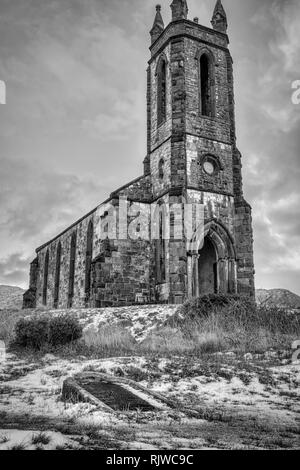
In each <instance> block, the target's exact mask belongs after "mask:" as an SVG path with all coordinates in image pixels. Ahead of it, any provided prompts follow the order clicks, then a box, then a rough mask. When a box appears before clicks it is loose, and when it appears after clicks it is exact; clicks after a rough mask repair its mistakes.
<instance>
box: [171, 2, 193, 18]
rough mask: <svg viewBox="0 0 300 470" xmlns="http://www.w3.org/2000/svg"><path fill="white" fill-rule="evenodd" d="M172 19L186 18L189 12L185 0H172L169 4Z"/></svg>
mask: <svg viewBox="0 0 300 470" xmlns="http://www.w3.org/2000/svg"><path fill="white" fill-rule="evenodd" d="M171 10H172V21H176V20H186V19H187V15H188V12H189V9H188V6H187V3H186V0H173V2H172V4H171Z"/></svg>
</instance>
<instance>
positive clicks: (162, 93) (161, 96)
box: [157, 59, 167, 126]
mask: <svg viewBox="0 0 300 470" xmlns="http://www.w3.org/2000/svg"><path fill="white" fill-rule="evenodd" d="M166 116H167V64H166V60H165V59H160V62H159V64H158V71H157V124H158V126H159V125H160V124H162V123H163V122H164V121H165V120H166Z"/></svg>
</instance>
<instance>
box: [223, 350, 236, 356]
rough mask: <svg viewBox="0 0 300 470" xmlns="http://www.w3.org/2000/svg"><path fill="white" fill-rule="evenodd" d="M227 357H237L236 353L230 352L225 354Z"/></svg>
mask: <svg viewBox="0 0 300 470" xmlns="http://www.w3.org/2000/svg"><path fill="white" fill-rule="evenodd" d="M225 356H227V357H235V353H234V352H232V351H230V352H227V353H225Z"/></svg>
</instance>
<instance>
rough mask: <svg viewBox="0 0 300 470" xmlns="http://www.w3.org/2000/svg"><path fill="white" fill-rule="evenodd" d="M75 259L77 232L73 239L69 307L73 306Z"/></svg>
mask: <svg viewBox="0 0 300 470" xmlns="http://www.w3.org/2000/svg"><path fill="white" fill-rule="evenodd" d="M75 261H76V232H74V233H73V235H72V239H71V249H70V271H69V291H68V308H71V307H72V305H73V297H74V281H75Z"/></svg>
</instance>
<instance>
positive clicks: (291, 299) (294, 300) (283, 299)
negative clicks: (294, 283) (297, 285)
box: [256, 289, 300, 309]
mask: <svg viewBox="0 0 300 470" xmlns="http://www.w3.org/2000/svg"><path fill="white" fill-rule="evenodd" d="M256 300H257V303H258V304H260V305H263V306H265V307H279V308H290V309H294V308H300V297H299V295H296V294H294V293H293V292H290V291H289V290H286V289H271V290H266V289H257V290H256Z"/></svg>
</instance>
